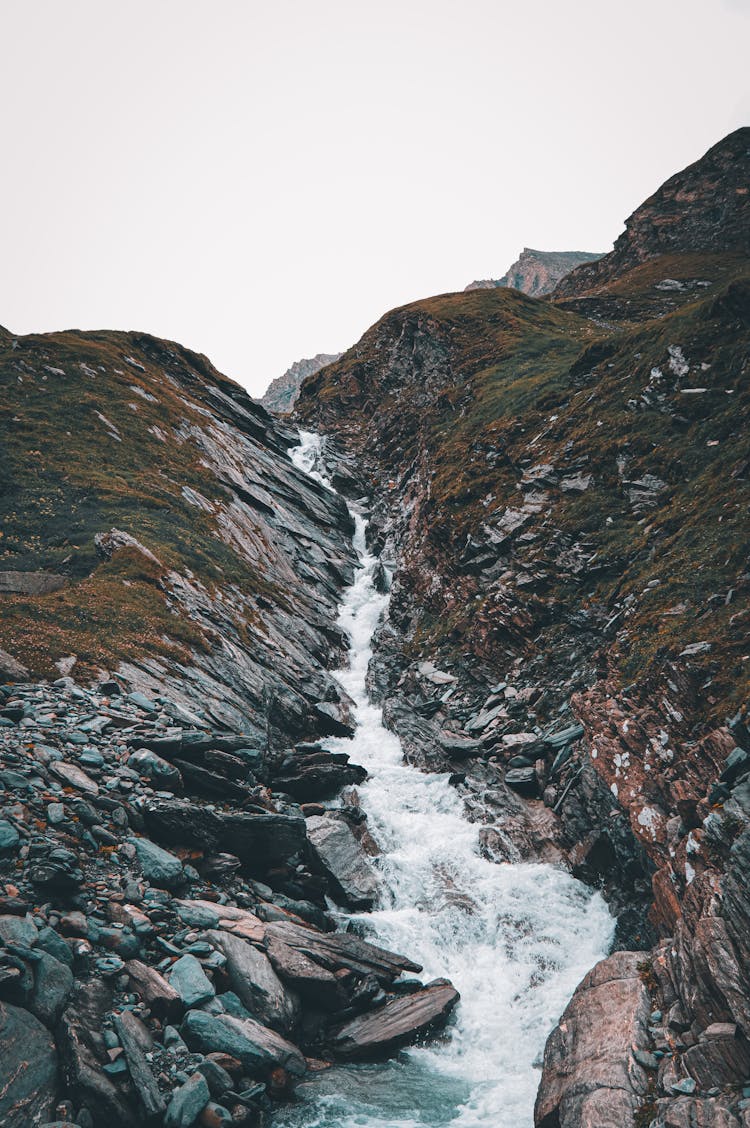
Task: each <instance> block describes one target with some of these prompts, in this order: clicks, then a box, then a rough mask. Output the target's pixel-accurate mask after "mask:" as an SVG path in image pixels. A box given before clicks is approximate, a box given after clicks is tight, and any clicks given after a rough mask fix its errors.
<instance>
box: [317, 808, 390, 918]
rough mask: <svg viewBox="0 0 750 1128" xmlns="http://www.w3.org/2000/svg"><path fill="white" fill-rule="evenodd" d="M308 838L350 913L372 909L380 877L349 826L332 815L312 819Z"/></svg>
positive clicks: (335, 891) (320, 863)
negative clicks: (351, 910) (354, 910)
mask: <svg viewBox="0 0 750 1128" xmlns="http://www.w3.org/2000/svg"><path fill="white" fill-rule="evenodd" d="M307 837H308V839H309V841H310V846H311V848H312V853H313V856H314V859H315V861H316V862H317V865H318V867H319V868H320V869H321V870H322V871H323V873H325V875H326V876H327V877H328V879H329V880H330V882H331V885H332V887H333V891H334V894H335V895H336V896H337V897H338V898H339V899H340V900H341V901H342V902H343V903H344V904H345V905H346V906H347V907H348V908H350V909H371V908H372V907H373V905H374V904H375V902H376V901H377V899H378V894H379V891H380V888H379V881H378V877H377V875H376V873H375V870H374V869H373V868H372V866H371V865H370V862H369V861H368V859H367V857H366V855H365V854H364V852H363V850H362V847H361V845H360V844H359V842H358V841H357V839H356V838H355V837H354V835H353V834H352V831H351V830H350V829H349V827H348V826H347V824H346V823H345V822H343V821H342V820H341V819H337V818H334V817H333V816H332V815H313V816H312V817H311V818H309V819H308V820H307Z"/></svg>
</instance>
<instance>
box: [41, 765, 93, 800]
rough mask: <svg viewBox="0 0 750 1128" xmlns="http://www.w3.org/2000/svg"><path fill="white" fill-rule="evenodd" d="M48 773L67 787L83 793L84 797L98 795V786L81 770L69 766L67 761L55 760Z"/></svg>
mask: <svg viewBox="0 0 750 1128" xmlns="http://www.w3.org/2000/svg"><path fill="white" fill-rule="evenodd" d="M49 767H50V771H51V772H52V774H53V775H55V776H57V778H58V779H59V780H61V781H62V783H64V784H66V785H67V786H68V787H74V788H75V789H76V791H83V792H84V794H85V795H98V794H99V784H98V783H96V782H95V781H94V780H93V779H92V778H91V776H88V775H86V773H85V771H84V770H83V768H79V767H78V766H77V765H76V764H70V763H68V761H67V760H56V761H53V762H52V763H51V764H50V766H49Z"/></svg>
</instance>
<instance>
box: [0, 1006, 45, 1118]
mask: <svg viewBox="0 0 750 1128" xmlns="http://www.w3.org/2000/svg"><path fill="white" fill-rule="evenodd" d="M0 1062H2V1077H1V1078H0V1124H2V1125H3V1128H34V1126H35V1125H39V1124H43V1123H45V1122H46V1121H47V1120H49V1119H50V1118H51V1116H52V1112H53V1107H54V1103H55V1098H56V1096H57V1055H56V1054H55V1043H54V1042H53V1041H52V1035H51V1034H50V1033H49V1031H47V1030H46V1029H45V1028H44V1026H43V1025H42V1024H41V1022H40V1021H39V1019H37V1018H34V1016H33V1015H32V1014H29V1012H28V1011H25V1010H22V1009H21V1008H20V1007H11V1006H9V1005H8V1004H7V1003H0Z"/></svg>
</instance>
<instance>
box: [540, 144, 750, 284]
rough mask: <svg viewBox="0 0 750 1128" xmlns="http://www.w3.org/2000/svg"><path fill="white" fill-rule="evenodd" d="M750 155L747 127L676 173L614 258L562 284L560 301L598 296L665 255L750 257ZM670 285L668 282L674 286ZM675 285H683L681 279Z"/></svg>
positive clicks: (637, 214) (631, 225) (628, 225)
mask: <svg viewBox="0 0 750 1128" xmlns="http://www.w3.org/2000/svg"><path fill="white" fill-rule="evenodd" d="M749 154H750V126H743V128H741V129H737V130H735V131H734V133H730V134H729V135H728V136H727V137H724V138H723V139H722V140H721V141H719V142H718V144H716V145H713V146H712V147H711V148H710V149H709V150H708V152H707V153H705V154H704V155H703V156H702V157H701V158H700V160H697V161H695V163H694V164H691V165H689V166H688V167H687V168H685V169H683V170H682V171H681V172H678V173H675V175H674V176H671V177H670V178H669V180H667V181H665V183H664V184H662V186H661V187H660V188H659V189H658V190H657V191H656V192H654V194H653V196H649V198H648V199H647V200H646V201H645V202H644V203H642V204H641V206H640V207H638V208H636V210H635V211H634V212H633V214H632V215H631V216H630V217H629V218H628V219H626V220H625V230H624V231H623V233H622V235H620V236H619V238H618V239H617V240H616V242H615V245H614V248H613V250H611V251H610V252H609V254H606V255H604V256H603V257H601V258H599V259H598V261H596V262H591V263H588V264H584V265H582V266H579V267H578V268H577V269H576V270H574V271H572V273H570V274H568V275H566V277H565V278H563V279H562V280H561V281H560V282H559V283H558V285H557V287H556V289H555V291H554V295H553V296H554V300H555V301H561V300H564V299H571V298H577V297H581V296H582V295H591V294H596V293H597V291H598V290H599V289H601V288H602V287H605V286H607V285H608V284H611V283H617V282H618V281H620V280H621V279H622V278H623V276H625V275H626V274H627V273H628V272H629V271H630V270H632V268H634V267H637V266H639V265H640V264H641V263H643V262H646V261H647V260H649V259H654V258H658V257H661V256H673V255H689V256H695V255H715V254H724V255H732V256H739V257H742V256H744V257H745V258H746V257H747V256H748V254H750V189H749V188H748V181H747V168H748V160H750V156H749ZM695 265H697V266H698V267H700V263H696V264H695ZM698 279H700V275H698ZM669 281H670V280H669V279H668V278H667V279H663V280H662V283H664V282H666V283H667V286H668V284H669ZM673 281H676V282H677V283H678V285H679V279H676V280H673Z"/></svg>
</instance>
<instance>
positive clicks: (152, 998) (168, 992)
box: [125, 960, 183, 1022]
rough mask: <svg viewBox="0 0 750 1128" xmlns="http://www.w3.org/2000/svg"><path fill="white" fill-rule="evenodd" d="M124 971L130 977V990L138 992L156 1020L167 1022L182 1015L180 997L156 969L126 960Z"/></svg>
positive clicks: (138, 961)
mask: <svg viewBox="0 0 750 1128" xmlns="http://www.w3.org/2000/svg"><path fill="white" fill-rule="evenodd" d="M125 970H126V971H127V973H128V975H129V976H130V987H131V989H132V990H134V991H137V992H138V994H139V995H140V996H141V998H142V999H143V1001H144V1003H145V1004H146V1006H147V1007H148V1008H149V1010H150V1011H151V1013H152V1014H153V1015H154V1016H155V1017H156V1018H158V1019H160V1021H162V1022H165V1021H166V1022H169V1021H170V1020H172V1019H175V1018H177V1017H178V1016H179V1015H180V1014H182V1011H183V1003H182V999H181V998H180V995H179V994H178V993H177V991H176V990H175V989H174V987H173V986H172V985H171V984H170V983H167V981H166V979H165V978H164V977H163V976H162V975H160V974H159V972H158V971H157V970H156V968H153V967H149V966H148V964H145V963H141V961H140V960H128V962H127V963H126V964H125Z"/></svg>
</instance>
